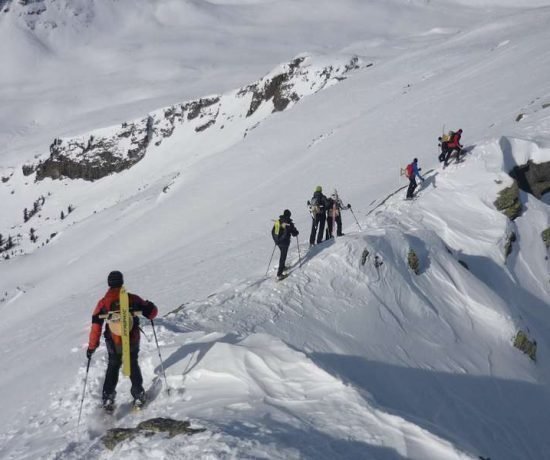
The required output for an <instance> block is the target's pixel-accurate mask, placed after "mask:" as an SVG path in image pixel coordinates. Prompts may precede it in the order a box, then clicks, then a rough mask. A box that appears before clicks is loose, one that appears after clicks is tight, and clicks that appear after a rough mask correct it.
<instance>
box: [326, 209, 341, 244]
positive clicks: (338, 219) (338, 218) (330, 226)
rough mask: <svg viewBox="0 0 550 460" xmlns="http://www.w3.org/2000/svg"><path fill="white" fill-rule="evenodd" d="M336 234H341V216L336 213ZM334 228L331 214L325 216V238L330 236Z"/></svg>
mask: <svg viewBox="0 0 550 460" xmlns="http://www.w3.org/2000/svg"><path fill="white" fill-rule="evenodd" d="M334 220H335V221H336V236H342V235H343V233H342V216H341V215H340V214H338V215H337V216H336V219H334ZM333 229H334V221H333V219H332V217H331V216H328V217H327V239H328V238H332V232H333Z"/></svg>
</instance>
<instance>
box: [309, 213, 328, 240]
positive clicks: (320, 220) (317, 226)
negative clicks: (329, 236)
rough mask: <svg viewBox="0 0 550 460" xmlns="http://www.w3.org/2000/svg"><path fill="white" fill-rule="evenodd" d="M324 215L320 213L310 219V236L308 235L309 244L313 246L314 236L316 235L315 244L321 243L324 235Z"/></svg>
mask: <svg viewBox="0 0 550 460" xmlns="http://www.w3.org/2000/svg"><path fill="white" fill-rule="evenodd" d="M325 221H326V215H325V213H324V212H320V213H319V214H317V215H316V216H315V217H313V218H312V219H311V235H309V244H315V235H317V244H319V243H321V242H322V241H323V235H324V233H325Z"/></svg>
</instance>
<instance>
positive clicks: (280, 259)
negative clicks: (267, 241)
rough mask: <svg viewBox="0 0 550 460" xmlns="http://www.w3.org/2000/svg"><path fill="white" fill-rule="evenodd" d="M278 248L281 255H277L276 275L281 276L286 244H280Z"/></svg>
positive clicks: (286, 249) (286, 248)
mask: <svg viewBox="0 0 550 460" xmlns="http://www.w3.org/2000/svg"><path fill="white" fill-rule="evenodd" d="M279 249H280V251H281V257H279V268H278V269H277V276H281V275H282V274H283V271H284V269H285V264H286V256H287V254H288V246H286V245H282V246H279Z"/></svg>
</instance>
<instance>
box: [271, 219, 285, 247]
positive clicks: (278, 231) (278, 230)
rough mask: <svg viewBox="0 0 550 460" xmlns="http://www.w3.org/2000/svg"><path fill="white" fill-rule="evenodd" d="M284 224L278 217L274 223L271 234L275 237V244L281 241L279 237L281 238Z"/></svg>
mask: <svg viewBox="0 0 550 460" xmlns="http://www.w3.org/2000/svg"><path fill="white" fill-rule="evenodd" d="M282 228H283V226H282V225H281V220H280V219H277V220H276V221H275V224H273V228H272V229H271V236H272V237H273V241H274V242H275V244H278V243H279V239H280V238H281V233H282V232H281V230H282Z"/></svg>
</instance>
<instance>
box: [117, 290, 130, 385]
mask: <svg viewBox="0 0 550 460" xmlns="http://www.w3.org/2000/svg"><path fill="white" fill-rule="evenodd" d="M132 320H133V318H132V315H131V314H130V299H129V297H128V292H126V289H125V288H124V286H123V287H121V288H120V324H121V328H120V330H121V338H122V374H123V375H125V376H127V377H129V376H130V373H131V368H130V330H131V329H132V322H133V321H132Z"/></svg>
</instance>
